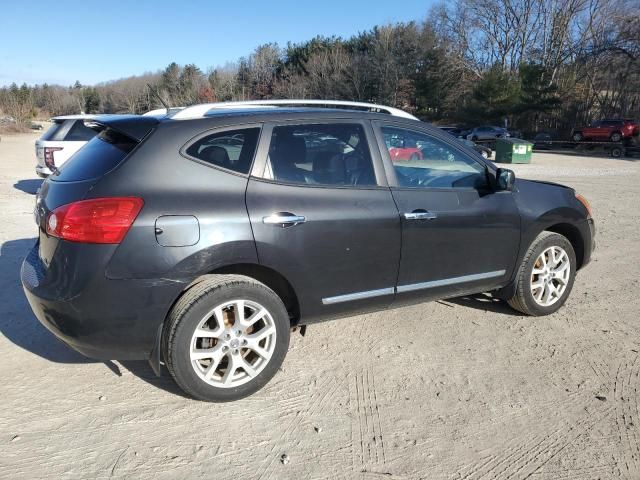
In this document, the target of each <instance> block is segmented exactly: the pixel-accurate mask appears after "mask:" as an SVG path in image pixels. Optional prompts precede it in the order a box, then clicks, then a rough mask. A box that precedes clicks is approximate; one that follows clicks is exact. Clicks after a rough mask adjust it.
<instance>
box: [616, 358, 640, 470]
mask: <svg viewBox="0 0 640 480" xmlns="http://www.w3.org/2000/svg"><path fill="white" fill-rule="evenodd" d="M637 361H638V356H637V355H636V356H635V357H634V359H633V361H632V362H631V364H629V363H628V362H626V361H623V362H620V364H619V365H618V369H617V371H616V376H615V379H614V382H613V400H614V402H615V408H616V415H615V425H616V428H617V430H618V441H619V442H620V446H621V447H622V448H621V450H620V454H621V455H620V458H618V463H619V467H620V468H621V469H622V470H624V472H623V473H625V474H626V475H628V476H629V478H638V476H640V446H639V445H640V442H639V441H638V434H637V431H636V428H637V427H636V425H635V424H634V421H633V420H634V418H635V420H636V422H637V421H638V419H639V418H640V417H638V395H637V393H638V392H637V380H638V375H639V372H638V366H637ZM627 373H628V375H627ZM625 377H626V378H625ZM634 379H635V382H634ZM625 380H626V381H625ZM629 397H632V398H633V403H632V400H631V398H629Z"/></svg>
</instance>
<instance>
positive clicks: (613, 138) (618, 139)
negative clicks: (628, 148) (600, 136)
mask: <svg viewBox="0 0 640 480" xmlns="http://www.w3.org/2000/svg"><path fill="white" fill-rule="evenodd" d="M616 138H617V140H616ZM609 140H611V141H612V142H619V141H620V140H622V135H621V134H619V133H618V132H614V133H612V134H611V136H610V137H609Z"/></svg>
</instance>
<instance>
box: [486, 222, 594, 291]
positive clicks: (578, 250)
mask: <svg viewBox="0 0 640 480" xmlns="http://www.w3.org/2000/svg"><path fill="white" fill-rule="evenodd" d="M542 232H553V233H557V234H559V235H562V236H563V237H565V238H566V239H567V240H569V243H571V246H572V247H573V250H574V252H575V254H576V264H577V269H578V270H579V269H580V268H581V267H582V265H583V262H584V253H585V245H584V238H583V237H582V233H581V232H580V229H579V228H578V227H576V226H575V225H573V224H571V223H567V222H557V223H551V224H548V225H546V226H545V227H543V228H541V229H539V230H538V231H536V233H535V234H534V235H532V240H531V241H533V239H535V238H537V237H538V235H540V234H541V233H542ZM529 245H530V244H527V245H526V246H524V250H523V254H522V255H524V252H526V251H527V249H528V248H529ZM521 262H522V257H520V256H519V257H518V264H517V266H516V268H515V269H514V271H513V278H512V279H511V281H510V282H509V283H508V284H507V285H505V286H504V287H502V288H499V289H498V290H496V291H495V295H496V296H497V297H498V298H501V299H503V300H507V299H509V298H511V297H512V296H513V295H514V292H515V290H516V284H517V275H518V271H519V268H520V263H521Z"/></svg>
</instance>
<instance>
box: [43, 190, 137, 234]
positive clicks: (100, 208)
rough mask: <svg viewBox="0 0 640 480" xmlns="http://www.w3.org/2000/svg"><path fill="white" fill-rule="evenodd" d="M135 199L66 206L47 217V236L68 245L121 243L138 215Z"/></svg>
mask: <svg viewBox="0 0 640 480" xmlns="http://www.w3.org/2000/svg"><path fill="white" fill-rule="evenodd" d="M143 205H144V201H143V200H142V199H141V198H138V197H109V198H93V199H91V200H81V201H79V202H73V203H68V204H67V205H62V206H60V207H58V208H56V209H55V210H53V211H52V212H51V213H49V215H48V216H47V227H46V229H47V233H48V234H49V235H51V236H54V237H58V238H62V239H63V240H68V241H70V242H81V243H120V242H121V241H122V239H123V238H124V237H125V235H126V234H127V232H128V231H129V228H131V225H132V224H133V222H134V220H135V219H136V217H137V216H138V213H140V210H141V209H142V206H143Z"/></svg>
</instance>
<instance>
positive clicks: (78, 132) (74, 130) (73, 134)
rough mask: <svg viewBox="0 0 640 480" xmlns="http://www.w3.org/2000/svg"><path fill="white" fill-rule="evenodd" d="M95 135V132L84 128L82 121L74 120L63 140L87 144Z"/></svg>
mask: <svg viewBox="0 0 640 480" xmlns="http://www.w3.org/2000/svg"><path fill="white" fill-rule="evenodd" d="M96 135H97V132H96V131H95V130H92V129H90V128H89V127H87V126H85V124H84V122H83V121H82V120H76V121H75V122H74V124H73V126H72V127H71V130H69V133H67V136H66V137H64V139H65V141H66V142H88V141H89V140H91V139H92V138H93V137H95V136H96Z"/></svg>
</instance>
